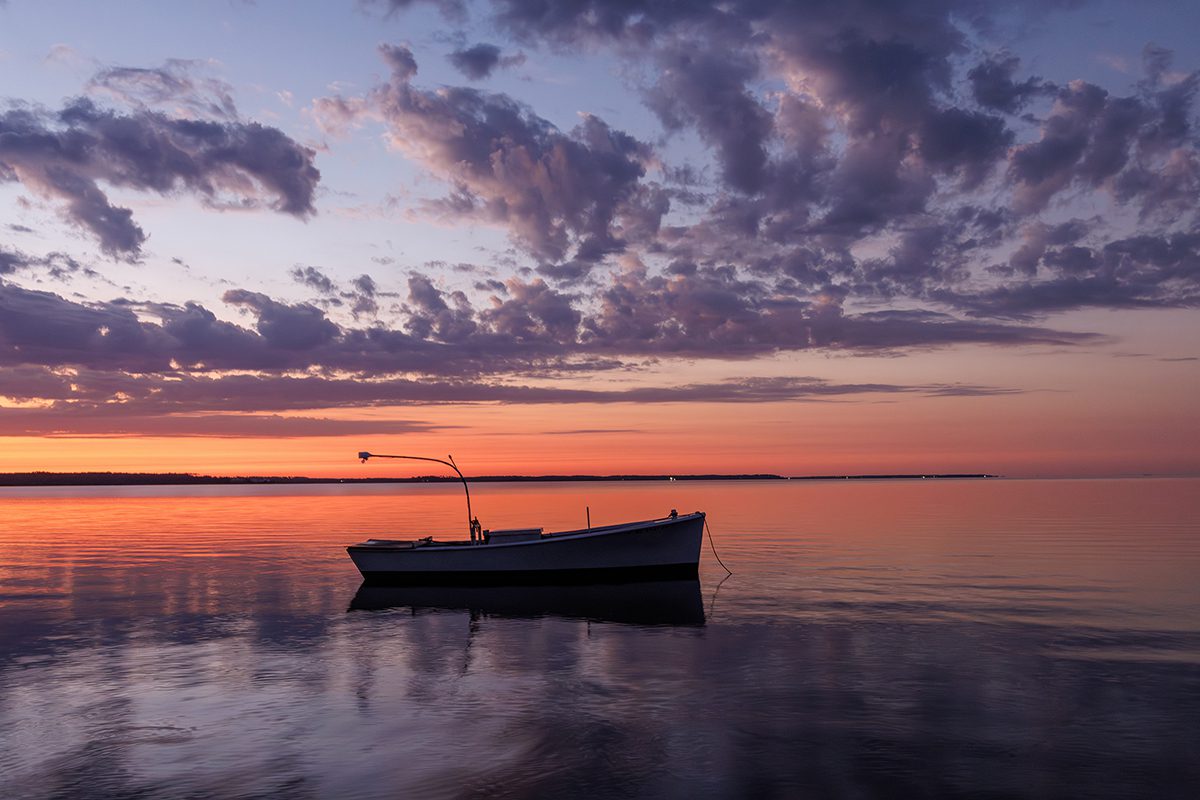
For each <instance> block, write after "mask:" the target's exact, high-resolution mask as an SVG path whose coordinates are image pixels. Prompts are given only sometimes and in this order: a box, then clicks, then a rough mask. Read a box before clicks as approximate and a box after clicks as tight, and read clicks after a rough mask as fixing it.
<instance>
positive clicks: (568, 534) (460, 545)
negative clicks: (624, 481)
mask: <svg viewBox="0 0 1200 800" xmlns="http://www.w3.org/2000/svg"><path fill="white" fill-rule="evenodd" d="M696 518H700V519H704V518H705V512H703V511H693V512H692V513H690V514H679V515H676V516H674V517H669V516H668V517H658V518H656V519H647V520H639V521H637V522H622V523H617V524H615V525H604V526H599V527H593V528H578V529H576V530H569V531H551V532H549V533H543V534H542V535H541V537H540V538H538V539H532V540H526V541H523V542H496V543H495V544H492V543H483V544H472V543H471V542H470V541H459V542H439V541H436V540H434V541H431V542H430V543H429V544H423V545H419V546H413V545H412V544H411V542H413V541H420V540H419V539H417V540H407V539H406V540H397V541H402V542H404V544H403V545H395V546H390V545H387V544H376V545H372V544H366V543H365V542H360V543H358V544H352V545H348V546H347V547H346V550H347V552H350V551H356V550H357V551H363V552H379V551H381V550H386V551H395V552H412V553H417V552H433V551H445V550H462V549H470V550H480V549H488V550H492V549H497V548H504V547H525V546H528V545H539V544H548V543H550V542H554V541H562V540H566V539H570V540H571V541H578V540H579V539H588V538H591V537H595V536H608V535H611V534H614V533H626V532H633V531H637V530H642V529H644V528H655V527H660V526H663V525H664V524H666V525H673V524H675V523H678V522H687V521H691V520H693V519H696Z"/></svg>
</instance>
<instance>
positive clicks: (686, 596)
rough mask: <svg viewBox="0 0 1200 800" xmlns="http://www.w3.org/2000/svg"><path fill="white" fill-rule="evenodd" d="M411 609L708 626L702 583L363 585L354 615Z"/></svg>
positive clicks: (631, 623)
mask: <svg viewBox="0 0 1200 800" xmlns="http://www.w3.org/2000/svg"><path fill="white" fill-rule="evenodd" d="M393 608H408V609H411V610H412V613H413V614H418V613H421V612H424V611H469V612H471V615H472V616H476V615H482V616H490V617H516V618H525V619H528V618H537V617H569V618H576V619H586V620H592V621H595V622H617V623H624V624H629V625H693V626H696V625H703V624H704V603H703V601H702V600H701V597H700V581H699V580H697V579H695V578H692V579H685V580H669V581H638V582H630V583H606V584H577V583H571V584H563V585H546V584H538V585H524V586H380V585H375V584H370V583H363V585H362V586H360V587H359V589H358V593H357V594H355V595H354V599H353V600H352V601H351V602H350V609H349V610H350V611H381V610H385V609H393Z"/></svg>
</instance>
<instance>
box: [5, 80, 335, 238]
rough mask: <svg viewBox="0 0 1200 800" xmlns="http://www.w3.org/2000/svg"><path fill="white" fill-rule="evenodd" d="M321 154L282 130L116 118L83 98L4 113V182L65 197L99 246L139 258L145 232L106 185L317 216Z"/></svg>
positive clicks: (145, 114)
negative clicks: (50, 107)
mask: <svg viewBox="0 0 1200 800" xmlns="http://www.w3.org/2000/svg"><path fill="white" fill-rule="evenodd" d="M313 156H314V152H313V151H312V150H310V149H309V148H306V147H303V146H302V145H300V144H298V143H296V142H295V141H293V140H292V139H291V138H289V137H288V136H287V135H286V134H284V133H283V132H282V131H280V130H278V129H276V128H270V127H266V126H263V125H259V124H258V123H246V122H237V121H223V122H221V121H211V120H198V119H184V118H177V117H171V116H167V115H165V114H163V113H161V112H157V111H148V110H137V111H132V112H129V113H118V112H116V111H112V110H106V109H102V108H100V107H98V106H97V105H95V104H94V103H93V102H92V101H91V100H88V99H76V100H73V101H71V102H70V103H68V104H67V105H66V106H65V107H64V108H62V109H61V110H59V111H57V112H51V111H47V110H42V109H32V108H26V107H18V108H13V109H10V110H9V111H6V112H4V113H3V114H0V181H16V182H19V183H21V184H22V185H24V186H25V187H26V188H28V189H30V190H31V191H34V192H36V193H37V194H40V195H42V196H45V197H48V198H50V199H53V200H57V201H59V202H60V203H61V204H62V207H63V213H64V215H65V216H66V218H67V219H68V220H69V221H71V222H72V223H74V224H75V225H77V226H79V227H81V228H83V229H85V230H87V231H88V232H90V233H91V234H92V235H93V236H95V237H96V239H97V240H98V242H99V244H100V247H101V249H102V250H103V251H104V252H106V253H108V254H110V255H114V256H123V257H127V258H136V257H137V256H138V254H139V253H140V252H141V248H142V245H143V244H144V243H145V241H146V233H145V231H143V229H142V228H141V226H140V225H138V223H137V222H136V221H134V219H133V213H132V212H131V211H130V210H129V209H127V208H121V207H119V206H114V205H112V203H110V202H109V199H108V195H107V194H106V193H105V191H104V189H102V188H101V184H109V185H111V186H115V187H121V188H128V189H136V190H139V191H143V192H153V193H156V194H159V195H164V196H165V195H170V194H174V193H177V192H179V191H189V192H192V193H195V194H197V195H199V196H200V197H202V198H204V199H205V200H207V201H208V202H209V204H210V205H213V206H214V207H219V206H222V205H225V204H228V203H231V202H232V203H235V204H237V205H238V206H240V207H253V206H257V205H268V206H270V207H271V208H273V209H275V210H276V211H280V212H282V213H286V214H291V215H293V216H296V217H300V218H304V217H307V216H309V215H311V214H313V213H315V209H314V207H313V193H314V190H315V188H316V185H317V181H318V180H319V178H320V173H319V172H318V171H317V169H316V167H315V166H313Z"/></svg>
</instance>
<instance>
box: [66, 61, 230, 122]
mask: <svg viewBox="0 0 1200 800" xmlns="http://www.w3.org/2000/svg"><path fill="white" fill-rule="evenodd" d="M201 68H202V64H201V62H198V61H188V60H185V59H179V58H172V59H168V60H167V61H166V63H164V64H163V65H162V66H161V67H154V68H143V67H108V68H106V69H102V70H100V71H99V72H98V73H96V74H95V75H94V76H93V77H92V79H91V80H90V81H88V83H87V87H86V90H87V91H88V92H89V93H93V94H106V95H109V96H111V97H114V98H116V99H117V100H119V101H121V102H122V104H124V105H126V106H131V107H133V108H138V109H143V110H144V109H152V108H157V109H160V110H164V111H166V112H168V113H173V114H177V115H183V116H189V117H194V118H201V119H216V120H221V121H229V122H236V121H237V120H238V112H237V106H236V104H235V103H234V100H233V87H232V86H230V85H229V84H228V83H226V82H225V81H221V80H217V79H216V78H211V77H207V76H204V75H203V74H201Z"/></svg>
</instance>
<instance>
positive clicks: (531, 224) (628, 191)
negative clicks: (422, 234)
mask: <svg viewBox="0 0 1200 800" xmlns="http://www.w3.org/2000/svg"><path fill="white" fill-rule="evenodd" d="M380 54H381V57H382V58H383V60H384V61H385V62H386V63H387V64H388V66H389V68H390V69H391V79H390V81H389V82H388V83H387V84H385V85H383V86H379V87H377V88H376V89H375V90H374V91H372V92H371V94H370V95H369V96H368V97H367V98H363V99H359V100H357V101H356V100H353V99H352V100H344V99H341V98H334V99H327V100H325V101H322V102H320V103H318V104H317V106H316V108H317V113H318V114H319V115H322V116H323V117H330V116H331V117H332V118H333V120H334V121H333V123H332V124H334V125H345V124H348V122H349V121H350V120H353V119H358V118H361V116H362V115H364V114H368V113H370V114H378V115H379V116H380V117H381V118H382V119H383V120H385V122H386V123H387V125H388V127H389V129H390V132H391V137H392V141H393V142H394V143H395V144H396V146H397V147H398V148H400V149H401V150H403V151H404V152H405V153H407V154H408V155H410V156H411V157H412V158H415V159H416V160H418V161H419V162H420V163H422V164H423V165H424V166H425V167H427V168H428V169H430V170H431V171H432V172H434V173H435V174H437V175H438V176H440V177H442V178H443V179H445V180H446V181H447V182H448V183H449V184H450V185H451V186H452V187H453V190H452V192H451V194H450V195H448V196H447V197H445V198H444V199H442V200H440V201H437V202H435V203H433V204H432V205H431V206H430V210H431V211H433V212H435V213H440V214H448V215H452V216H458V217H473V218H477V219H482V220H486V221H491V222H496V223H502V224H505V225H507V226H508V228H509V230H510V231H511V233H512V235H513V237H514V239H515V240H516V241H517V242H518V243H519V244H520V245H521V246H522V247H524V248H525V249H526V250H528V252H530V253H531V254H532V255H534V256H535V257H537V258H539V259H542V260H544V261H551V262H555V261H561V260H563V259H564V258H566V257H568V255H569V254H571V250H572V249H574V253H573V256H574V258H575V259H577V260H582V261H593V260H595V259H597V258H599V257H601V256H603V255H605V254H607V253H611V252H617V251H620V250H621V249H622V248H623V247H624V245H625V240H624V239H623V238H622V236H621V234H622V229H621V222H622V218H623V217H625V216H629V217H631V218H634V219H636V220H638V224H637V226H638V227H639V228H640V227H644V217H645V216H646V214H647V213H648V211H649V210H650V209H655V208H660V206H657V205H655V204H647V203H646V202H643V201H642V195H643V194H644V191H645V190H643V188H642V187H641V186H640V179H641V178H642V176H643V175H644V174H645V165H646V162H647V161H648V159H649V158H650V149H649V147H648V145H646V144H644V143H642V142H639V141H638V140H636V139H634V138H633V137H632V136H629V135H628V134H626V133H623V132H621V131H618V130H614V129H612V128H610V127H609V126H608V125H607V124H605V123H604V122H603V120H601V119H600V118H598V117H596V116H593V115H590V114H585V115H583V116H582V119H581V122H580V124H579V125H578V126H577V127H576V128H575V129H574V130H572V131H571V132H570V133H569V134H565V133H563V132H561V131H559V130H558V129H557V128H556V127H555V126H553V125H551V124H550V123H549V122H548V121H547V120H545V119H543V118H541V117H539V116H537V115H536V114H534V113H533V112H532V111H531V110H530V109H529V108H527V107H525V106H523V105H521V104H520V103H518V102H516V101H515V100H513V99H512V98H510V97H508V96H507V95H503V94H492V93H486V92H480V91H477V90H475V89H469V88H464V87H443V88H441V89H438V90H431V91H427V90H422V89H418V88H416V87H415V86H413V85H412V81H413V78H414V77H415V75H416V73H417V64H416V60H415V59H414V58H413V55H412V52H411V51H410V50H409V49H408V48H406V47H403V46H400V45H384V46H382V47H381V48H380ZM660 213H661V209H660Z"/></svg>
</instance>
